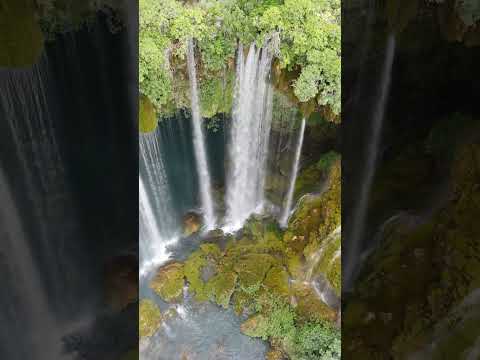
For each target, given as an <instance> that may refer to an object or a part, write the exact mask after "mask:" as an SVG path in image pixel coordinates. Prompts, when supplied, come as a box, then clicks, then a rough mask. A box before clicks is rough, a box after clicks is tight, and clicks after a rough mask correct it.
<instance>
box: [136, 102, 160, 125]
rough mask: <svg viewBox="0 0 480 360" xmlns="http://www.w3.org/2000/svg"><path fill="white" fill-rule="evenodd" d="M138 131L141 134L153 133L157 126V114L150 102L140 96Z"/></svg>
mask: <svg viewBox="0 0 480 360" xmlns="http://www.w3.org/2000/svg"><path fill="white" fill-rule="evenodd" d="M138 111H139V115H138V120H139V123H138V129H139V131H140V132H141V133H149V132H152V131H155V129H156V128H157V125H158V119H157V114H156V111H155V107H154V106H153V104H152V102H151V101H150V100H149V99H148V98H147V97H146V96H144V95H140V100H139V103H138Z"/></svg>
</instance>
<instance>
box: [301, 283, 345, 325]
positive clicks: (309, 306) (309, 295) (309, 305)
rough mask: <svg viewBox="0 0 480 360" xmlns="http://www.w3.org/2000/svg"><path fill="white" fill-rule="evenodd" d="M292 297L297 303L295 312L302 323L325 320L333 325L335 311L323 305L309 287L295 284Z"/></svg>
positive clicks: (335, 315)
mask: <svg viewBox="0 0 480 360" xmlns="http://www.w3.org/2000/svg"><path fill="white" fill-rule="evenodd" d="M292 295H293V296H294V297H295V299H296V302H297V305H296V308H295V311H296V312H297V314H298V315H299V317H300V319H302V320H303V321H313V322H321V321H325V320H326V321H329V322H332V323H333V322H334V321H335V320H336V317H337V314H336V312H335V310H333V309H332V308H330V307H329V306H328V305H327V304H325V303H324V302H323V301H322V300H321V299H320V298H319V296H318V295H317V294H316V293H315V290H314V289H313V288H312V287H311V286H308V285H305V284H302V283H295V284H293V285H292Z"/></svg>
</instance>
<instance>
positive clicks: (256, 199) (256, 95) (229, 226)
mask: <svg viewBox="0 0 480 360" xmlns="http://www.w3.org/2000/svg"><path fill="white" fill-rule="evenodd" d="M272 58H273V52H272V51H271V49H269V46H268V45H267V46H265V47H264V48H257V47H256V46H255V44H252V45H251V46H250V49H249V51H248V55H247V58H246V59H244V50H243V46H242V45H240V46H239V48H238V51H237V69H236V88H235V94H234V105H233V119H232V124H231V134H230V142H229V148H228V159H229V169H228V176H227V186H226V207H227V213H226V221H225V226H224V230H225V231H227V232H230V231H234V230H237V229H239V228H240V227H241V226H242V225H243V223H244V221H245V220H246V219H247V218H248V217H249V216H250V215H251V214H252V213H254V212H261V210H262V208H263V206H264V185H265V173H266V158H267V152H268V141H269V136H270V129H271V120H272V96H273V90H272V86H271V84H270V83H269V81H268V80H269V76H270V68H271V63H272Z"/></svg>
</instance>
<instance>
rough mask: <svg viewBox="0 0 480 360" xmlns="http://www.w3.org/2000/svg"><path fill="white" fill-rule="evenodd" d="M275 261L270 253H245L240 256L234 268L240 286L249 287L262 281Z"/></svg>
mask: <svg viewBox="0 0 480 360" xmlns="http://www.w3.org/2000/svg"><path fill="white" fill-rule="evenodd" d="M274 263H276V261H275V259H274V258H273V257H272V256H271V255H269V254H245V255H243V256H241V257H240V258H238V259H237V261H236V263H235V265H234V269H235V272H236V273H237V274H238V281H239V284H240V286H242V287H244V288H249V287H252V286H256V285H258V284H260V283H262V282H263V280H264V279H265V276H266V275H267V272H268V270H270V268H271V267H272V265H273V264H274Z"/></svg>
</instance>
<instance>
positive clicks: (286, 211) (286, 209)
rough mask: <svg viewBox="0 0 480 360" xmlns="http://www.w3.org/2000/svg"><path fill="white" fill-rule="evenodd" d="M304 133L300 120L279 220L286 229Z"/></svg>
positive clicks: (303, 121)
mask: <svg viewBox="0 0 480 360" xmlns="http://www.w3.org/2000/svg"><path fill="white" fill-rule="evenodd" d="M304 133H305V119H303V120H302V124H301V125H300V132H299V134H298V141H297V148H296V150H295V158H294V160H293V169H292V174H291V176H290V183H289V185H288V192H287V197H286V201H285V206H284V208H283V212H282V216H281V218H280V226H282V227H286V226H287V223H288V218H289V216H290V211H291V208H292V202H293V193H294V191H295V182H296V181H297V175H298V166H299V164H300V155H301V154H302V145H303V136H304Z"/></svg>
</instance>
